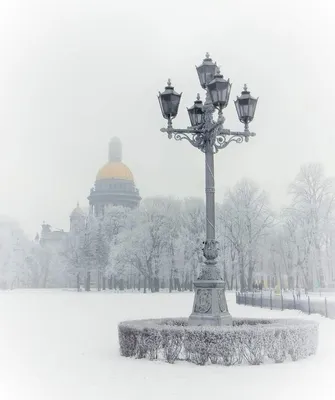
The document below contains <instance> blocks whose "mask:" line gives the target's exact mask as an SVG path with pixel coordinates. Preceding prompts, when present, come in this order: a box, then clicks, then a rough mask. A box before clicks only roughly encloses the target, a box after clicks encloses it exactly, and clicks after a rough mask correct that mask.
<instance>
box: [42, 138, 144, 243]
mask: <svg viewBox="0 0 335 400" xmlns="http://www.w3.org/2000/svg"><path fill="white" fill-rule="evenodd" d="M87 199H88V203H89V211H88V213H89V215H92V216H94V217H96V218H103V217H104V214H105V212H106V211H107V210H108V208H109V207H113V206H123V207H128V208H136V207H138V206H139V204H140V201H141V197H140V194H139V190H138V189H137V188H136V185H135V181H134V176H133V174H132V172H131V170H130V169H129V168H128V167H127V166H126V165H125V164H124V163H123V162H122V143H121V140H120V139H119V138H117V137H114V138H112V139H111V141H110V142H109V147H108V161H107V163H106V164H104V165H103V166H102V167H101V168H100V169H99V171H98V173H97V175H96V179H95V183H94V187H93V188H92V189H91V191H90V194H89V196H88V198H87ZM87 217H88V215H87V213H85V212H84V211H83V210H82V209H81V208H80V207H79V204H77V207H76V208H75V209H74V210H73V211H72V212H71V214H70V232H71V233H73V234H76V233H77V232H80V231H82V229H83V227H85V223H86V219H87ZM66 235H68V232H65V231H63V230H52V229H51V226H50V225H49V224H47V223H45V222H43V224H42V232H41V237H40V244H41V245H42V246H48V247H52V248H54V249H56V248H57V247H59V246H61V243H62V240H63V239H64V238H65V237H66Z"/></svg>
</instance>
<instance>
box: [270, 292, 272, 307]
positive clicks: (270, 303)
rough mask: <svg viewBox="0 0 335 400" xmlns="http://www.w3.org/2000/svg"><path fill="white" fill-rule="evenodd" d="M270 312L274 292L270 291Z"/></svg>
mask: <svg viewBox="0 0 335 400" xmlns="http://www.w3.org/2000/svg"><path fill="white" fill-rule="evenodd" d="M270 310H272V290H271V291H270Z"/></svg>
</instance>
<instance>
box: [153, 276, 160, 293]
mask: <svg viewBox="0 0 335 400" xmlns="http://www.w3.org/2000/svg"><path fill="white" fill-rule="evenodd" d="M154 281H155V292H159V289H160V288H159V278H158V276H156V277H155V279H154Z"/></svg>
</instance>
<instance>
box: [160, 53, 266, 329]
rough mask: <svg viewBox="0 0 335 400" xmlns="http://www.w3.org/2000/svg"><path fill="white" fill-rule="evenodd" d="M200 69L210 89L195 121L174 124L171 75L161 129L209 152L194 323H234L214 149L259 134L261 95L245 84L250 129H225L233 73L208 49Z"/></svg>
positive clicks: (243, 109) (244, 110) (241, 113)
mask: <svg viewBox="0 0 335 400" xmlns="http://www.w3.org/2000/svg"><path fill="white" fill-rule="evenodd" d="M196 69H197V72H198V76H199V81H200V85H201V86H202V88H203V89H205V90H206V101H205V104H203V103H202V101H201V100H200V96H199V94H198V96H197V99H196V101H195V102H194V105H193V106H192V107H190V108H188V109H187V111H188V114H189V118H190V122H191V127H189V128H187V129H174V128H173V126H172V120H173V119H174V118H175V117H176V116H177V114H178V108H179V103H180V99H181V94H178V93H177V92H175V90H174V88H173V86H172V85H171V81H170V79H169V80H168V83H167V86H166V87H165V90H164V92H163V93H159V96H158V99H159V103H160V106H161V110H162V114H163V117H164V118H165V119H167V128H162V129H161V131H162V132H166V133H167V134H168V137H169V139H171V138H172V137H174V138H175V139H176V140H183V139H186V140H187V141H188V142H189V143H191V145H192V146H194V147H196V148H198V149H199V150H201V151H202V152H203V153H205V160H206V167H205V178H206V240H205V241H204V242H203V244H204V247H203V255H204V257H205V259H206V261H205V263H204V265H203V266H202V268H201V272H200V275H199V277H198V279H197V280H196V281H195V282H194V286H195V298H194V304H193V311H192V314H191V316H190V318H189V324H191V325H230V324H232V317H231V315H230V314H229V312H228V307H227V302H226V296H225V290H224V281H223V279H222V277H221V274H220V271H219V269H218V267H217V265H216V264H217V260H216V259H217V257H218V242H217V241H216V240H215V196H214V194H215V184H214V154H215V153H217V152H218V151H219V150H220V149H224V148H225V147H227V146H228V144H229V143H231V142H236V143H242V142H243V139H244V140H245V141H246V142H248V141H249V137H250V136H255V133H252V132H250V131H249V123H250V122H251V121H252V120H253V118H254V115H255V110H256V105H257V100H258V99H256V98H253V97H252V96H251V95H250V92H249V91H248V89H247V86H246V85H244V89H243V91H242V94H241V96H240V97H237V99H236V100H235V107H236V111H237V114H238V118H239V120H240V121H241V122H242V123H243V124H244V131H243V132H233V131H231V130H229V129H225V128H223V123H224V121H225V118H224V117H223V115H222V110H223V109H224V108H225V107H227V105H228V102H229V96H230V90H231V83H230V81H229V79H228V80H225V79H224V78H223V76H222V75H221V73H220V70H219V68H218V67H217V65H216V63H213V61H212V59H211V58H210V56H209V54H208V53H207V54H206V58H205V59H204V60H203V63H202V64H201V65H200V66H199V67H196ZM216 110H218V118H217V121H216V122H215V121H214V118H213V115H214V113H215V111H216Z"/></svg>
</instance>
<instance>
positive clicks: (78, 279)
mask: <svg viewBox="0 0 335 400" xmlns="http://www.w3.org/2000/svg"><path fill="white" fill-rule="evenodd" d="M77 292H80V274H79V272H78V273H77Z"/></svg>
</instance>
